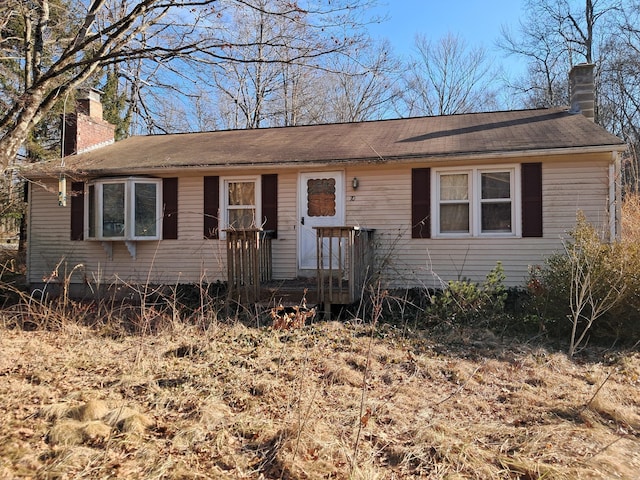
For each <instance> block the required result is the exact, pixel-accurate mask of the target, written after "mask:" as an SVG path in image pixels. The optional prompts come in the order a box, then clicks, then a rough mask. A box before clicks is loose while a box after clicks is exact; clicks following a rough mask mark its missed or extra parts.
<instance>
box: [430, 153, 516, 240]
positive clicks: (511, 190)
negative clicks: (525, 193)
mask: <svg viewBox="0 0 640 480" xmlns="http://www.w3.org/2000/svg"><path fill="white" fill-rule="evenodd" d="M434 173H435V175H432V192H433V197H432V198H433V199H434V200H435V201H434V202H432V205H433V224H432V229H433V232H435V235H436V236H440V237H464V236H472V237H482V236H491V237H493V236H498V237H499V236H519V235H520V191H519V190H520V169H519V167H518V166H512V165H510V166H499V167H495V168H493V167H492V168H485V167H483V168H450V169H434Z"/></svg>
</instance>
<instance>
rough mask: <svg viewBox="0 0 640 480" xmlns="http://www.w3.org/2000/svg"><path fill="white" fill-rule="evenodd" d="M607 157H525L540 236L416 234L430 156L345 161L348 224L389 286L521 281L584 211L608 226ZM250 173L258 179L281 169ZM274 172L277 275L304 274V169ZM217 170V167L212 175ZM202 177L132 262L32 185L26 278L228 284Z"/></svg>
mask: <svg viewBox="0 0 640 480" xmlns="http://www.w3.org/2000/svg"><path fill="white" fill-rule="evenodd" d="M610 157H611V156H610V155H602V156H600V157H598V156H595V155H592V156H575V157H573V158H572V159H571V160H570V161H566V160H563V159H562V158H560V157H554V158H545V157H535V158H527V160H526V161H527V162H535V161H540V162H542V178H543V220H544V225H543V227H544V237H542V238H513V237H502V238H495V237H491V238H483V237H478V238H471V237H467V238H453V239H451V238H431V239H412V238H411V168H416V167H425V166H429V167H432V168H438V165H437V164H435V165H434V164H429V163H427V162H426V161H423V162H420V163H416V164H403V165H397V164H396V165H390V164H384V163H382V164H376V165H362V166H348V167H347V168H346V169H345V184H346V187H345V193H346V196H345V205H346V220H345V224H346V225H354V226H360V227H363V228H373V229H375V234H374V241H375V256H376V262H377V264H376V268H381V269H382V274H383V276H382V278H383V282H384V285H385V287H419V288H423V287H433V286H440V285H441V282H445V281H448V280H455V279H458V278H470V279H472V280H476V281H481V280H483V279H484V278H485V276H486V274H487V272H488V271H489V270H490V269H492V268H493V267H494V266H495V264H496V262H497V261H501V262H502V264H503V266H504V269H505V273H506V275H507V283H508V284H509V285H513V286H516V285H522V284H523V283H524V281H525V280H526V277H527V269H528V266H529V265H530V264H542V263H543V262H544V258H545V256H547V255H549V254H551V253H553V252H555V251H559V250H560V248H561V239H562V238H563V237H564V236H566V234H567V232H568V231H569V230H570V229H571V228H572V227H573V226H574V225H575V220H576V211H577V210H582V211H583V212H584V213H585V215H586V216H587V219H588V220H589V221H590V222H592V223H593V224H594V225H596V226H597V227H598V228H602V229H603V231H607V230H606V229H607V228H608V215H607V196H608V192H609V190H608V166H609V159H610ZM505 162H507V159H505ZM491 163H496V162H491ZM516 163H518V160H516V159H509V160H508V163H505V164H504V165H514V164H516ZM497 166H498V167H499V166H500V165H499V164H498V165H497ZM330 170H332V168H330V167H327V171H330ZM333 170H335V168H333ZM245 173H246V174H247V175H252V176H255V177H259V175H260V174H262V173H275V172H274V171H273V170H271V171H266V172H260V171H257V170H251V171H247V172H243V174H245ZM277 173H278V192H279V198H278V238H277V239H276V240H273V243H272V249H273V277H274V279H275V280H279V279H290V278H295V277H296V276H297V275H298V270H297V228H298V220H299V211H298V205H297V178H298V171H297V170H294V169H283V171H279V172H277ZM217 174H220V172H214V173H213V175H217ZM204 175H211V173H209V172H207V173H204V174H203V173H199V174H197V173H195V172H193V173H192V172H189V173H185V174H183V175H180V176H179V179H178V206H179V216H178V231H179V240H160V241H147V242H139V244H138V247H137V252H136V258H135V259H134V258H132V257H131V255H130V253H129V252H128V251H127V248H126V246H125V245H124V242H113V252H112V258H111V259H109V258H108V255H107V253H106V252H105V250H104V249H103V247H102V245H101V242H91V241H71V240H70V206H67V207H59V206H58V199H57V179H56V180H54V181H52V182H48V183H46V185H45V188H43V187H41V186H39V185H38V184H36V183H33V184H32V188H31V192H30V197H31V202H30V213H29V218H28V228H29V231H28V265H27V267H28V280H29V281H30V282H31V283H32V284H34V285H42V283H43V278H44V277H47V276H50V274H51V273H52V272H53V271H54V270H55V269H56V267H57V268H58V272H59V276H60V277H63V276H64V272H67V273H69V272H71V271H72V270H73V269H74V267H77V266H79V265H81V267H77V268H76V270H75V271H74V274H73V276H72V278H71V281H72V282H73V283H78V284H81V283H83V282H85V281H89V282H92V283H97V282H100V283H102V284H103V285H110V284H111V283H115V282H121V283H122V282H139V283H146V282H147V281H149V282H153V283H164V284H167V285H175V284H176V283H194V284H198V283H200V282H215V281H217V280H222V281H224V280H226V245H225V241H224V240H204V239H203V230H202V227H203V217H202V215H203V213H202V211H203V180H202V178H203V176H204ZM174 176H175V175H174ZM223 177H224V176H223V175H221V179H222V178H223ZM354 177H357V178H358V180H359V186H358V188H357V189H356V190H354V189H353V187H352V185H351V183H352V179H353V178H354ZM68 203H70V202H68Z"/></svg>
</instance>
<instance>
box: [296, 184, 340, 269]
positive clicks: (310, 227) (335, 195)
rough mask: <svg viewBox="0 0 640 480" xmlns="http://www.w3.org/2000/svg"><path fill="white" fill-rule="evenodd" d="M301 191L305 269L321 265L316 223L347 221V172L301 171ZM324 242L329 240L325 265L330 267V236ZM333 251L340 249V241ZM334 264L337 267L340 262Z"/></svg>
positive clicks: (300, 227) (329, 224) (301, 261)
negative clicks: (345, 217)
mask: <svg viewBox="0 0 640 480" xmlns="http://www.w3.org/2000/svg"><path fill="white" fill-rule="evenodd" d="M298 191H299V192H300V194H299V200H298V202H299V209H298V211H299V212H300V219H299V220H300V221H299V223H298V239H299V248H298V252H299V257H298V258H299V267H300V269H303V270H308V269H315V268H317V266H318V263H317V262H318V260H317V245H316V231H315V229H314V227H336V226H342V225H344V195H345V194H344V174H343V172H311V173H302V174H300V187H299V190H298ZM335 241H337V240H335ZM325 243H327V244H326V245H324V249H325V252H324V253H325V255H324V258H325V263H326V265H323V267H328V261H329V259H328V252H329V245H328V240H327V241H325ZM333 251H335V252H337V251H338V250H337V245H334V249H333ZM334 263H335V260H334ZM334 267H337V263H336V264H335V265H334Z"/></svg>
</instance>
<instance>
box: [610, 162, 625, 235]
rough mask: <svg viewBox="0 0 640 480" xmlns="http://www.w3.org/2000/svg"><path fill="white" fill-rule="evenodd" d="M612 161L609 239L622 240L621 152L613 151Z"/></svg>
mask: <svg viewBox="0 0 640 480" xmlns="http://www.w3.org/2000/svg"><path fill="white" fill-rule="evenodd" d="M611 157H612V162H611V163H610V164H609V240H610V241H611V242H613V241H617V240H620V237H621V233H622V232H621V231H620V230H621V228H620V219H621V216H620V215H621V214H620V208H621V201H622V192H621V189H620V186H619V182H618V179H619V178H620V176H619V174H620V154H619V153H618V152H615V151H614V152H611Z"/></svg>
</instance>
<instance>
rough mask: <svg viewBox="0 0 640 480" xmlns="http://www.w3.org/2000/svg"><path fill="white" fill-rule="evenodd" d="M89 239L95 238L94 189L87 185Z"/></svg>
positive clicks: (92, 186)
mask: <svg viewBox="0 0 640 480" xmlns="http://www.w3.org/2000/svg"><path fill="white" fill-rule="evenodd" d="M88 215H89V238H93V237H95V236H96V187H95V185H89V214H88Z"/></svg>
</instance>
